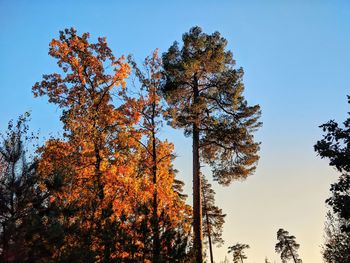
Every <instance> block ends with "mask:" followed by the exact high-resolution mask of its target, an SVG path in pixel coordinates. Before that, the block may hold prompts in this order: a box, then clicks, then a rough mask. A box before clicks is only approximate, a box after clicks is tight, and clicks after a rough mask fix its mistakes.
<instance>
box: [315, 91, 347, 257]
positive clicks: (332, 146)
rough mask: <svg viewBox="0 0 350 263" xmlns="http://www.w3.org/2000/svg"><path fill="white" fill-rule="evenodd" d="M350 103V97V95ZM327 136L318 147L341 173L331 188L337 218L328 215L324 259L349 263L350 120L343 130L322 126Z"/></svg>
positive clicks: (332, 125)
mask: <svg viewBox="0 0 350 263" xmlns="http://www.w3.org/2000/svg"><path fill="white" fill-rule="evenodd" d="M348 103H350V96H348ZM320 128H322V130H323V132H324V133H325V134H324V136H323V138H322V139H321V140H319V141H318V142H317V143H316V144H315V146H314V149H315V151H316V152H317V153H318V154H319V155H320V156H321V158H327V159H328V160H329V165H330V166H332V167H335V168H336V169H337V171H339V172H340V173H341V175H340V176H339V178H338V181H337V182H336V183H333V184H332V185H331V189H330V190H331V193H332V196H331V197H330V198H328V199H327V200H326V203H327V204H328V205H329V206H330V207H331V208H332V212H333V215H328V216H327V221H326V229H325V230H326V240H325V247H324V249H323V257H324V259H325V260H326V262H336V263H338V262H348V261H349V254H350V252H349V251H350V118H347V119H346V120H345V121H344V122H343V127H341V125H339V124H338V123H337V122H336V121H334V120H330V121H328V122H327V123H325V124H323V125H321V126H320Z"/></svg>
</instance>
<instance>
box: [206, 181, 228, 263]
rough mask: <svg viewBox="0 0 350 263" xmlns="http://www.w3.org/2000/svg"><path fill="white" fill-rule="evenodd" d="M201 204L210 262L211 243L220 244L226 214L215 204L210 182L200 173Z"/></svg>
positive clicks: (221, 242) (211, 257)
mask: <svg viewBox="0 0 350 263" xmlns="http://www.w3.org/2000/svg"><path fill="white" fill-rule="evenodd" d="M202 199H203V200H202V206H203V216H204V220H203V230H204V231H203V234H204V236H206V237H207V238H208V246H209V253H210V262H211V263H214V256H213V248H212V245H213V244H217V245H219V246H220V245H222V244H223V243H224V240H223V239H222V228H223V225H224V223H225V217H226V215H225V214H223V213H222V209H220V208H219V207H218V206H216V205H215V191H214V190H213V188H212V186H211V184H210V183H209V182H208V180H207V179H206V178H205V177H204V175H202Z"/></svg>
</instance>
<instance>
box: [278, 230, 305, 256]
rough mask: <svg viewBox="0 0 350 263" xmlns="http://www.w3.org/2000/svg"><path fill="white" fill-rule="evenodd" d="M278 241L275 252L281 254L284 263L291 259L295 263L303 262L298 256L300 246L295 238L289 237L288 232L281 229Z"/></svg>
mask: <svg viewBox="0 0 350 263" xmlns="http://www.w3.org/2000/svg"><path fill="white" fill-rule="evenodd" d="M277 241H278V242H277V244H276V246H275V250H276V252H277V253H280V254H281V260H282V262H283V263H287V262H288V260H289V259H293V261H294V263H301V262H302V260H301V259H299V255H298V249H299V247H300V245H299V244H298V243H297V242H296V241H295V236H292V235H289V232H288V231H286V230H284V229H282V228H280V229H279V230H278V231H277Z"/></svg>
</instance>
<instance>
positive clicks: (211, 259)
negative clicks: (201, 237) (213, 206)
mask: <svg viewBox="0 0 350 263" xmlns="http://www.w3.org/2000/svg"><path fill="white" fill-rule="evenodd" d="M202 195H203V202H204V212H205V218H206V223H207V235H208V243H209V252H210V262H211V263H214V256H213V247H212V242H211V233H210V222H209V216H208V209H207V200H206V198H205V193H204V192H203V191H202Z"/></svg>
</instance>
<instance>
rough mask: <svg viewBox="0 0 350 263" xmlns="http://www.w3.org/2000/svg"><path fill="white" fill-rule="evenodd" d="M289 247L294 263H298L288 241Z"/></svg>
mask: <svg viewBox="0 0 350 263" xmlns="http://www.w3.org/2000/svg"><path fill="white" fill-rule="evenodd" d="M287 247H288V249H289V251H290V253H291V254H292V257H293V260H294V262H295V263H298V261H297V259H296V258H295V256H294V253H293V250H292V249H291V247H290V245H289V242H288V241H287Z"/></svg>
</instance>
